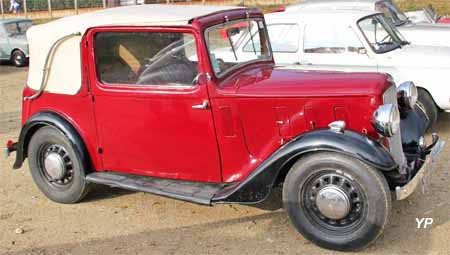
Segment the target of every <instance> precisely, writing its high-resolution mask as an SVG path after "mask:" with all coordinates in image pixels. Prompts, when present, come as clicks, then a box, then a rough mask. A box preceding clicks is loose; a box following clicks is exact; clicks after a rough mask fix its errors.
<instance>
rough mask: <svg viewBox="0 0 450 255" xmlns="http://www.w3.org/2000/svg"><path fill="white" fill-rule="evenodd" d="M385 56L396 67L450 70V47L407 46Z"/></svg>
mask: <svg viewBox="0 0 450 255" xmlns="http://www.w3.org/2000/svg"><path fill="white" fill-rule="evenodd" d="M383 55H384V56H385V57H387V58H389V60H390V61H392V62H393V63H392V64H393V65H396V66H410V67H430V68H436V69H442V68H450V47H433V46H421V45H405V46H403V48H400V49H397V50H394V51H391V52H388V53H386V54H383Z"/></svg>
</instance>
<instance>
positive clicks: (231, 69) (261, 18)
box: [203, 17, 273, 79]
mask: <svg viewBox="0 0 450 255" xmlns="http://www.w3.org/2000/svg"><path fill="white" fill-rule="evenodd" d="M246 21H256V23H258V22H260V21H262V22H263V24H264V33H265V35H266V41H267V42H266V43H267V48H268V50H269V56H268V57H266V58H264V59H253V60H250V61H245V62H242V63H238V64H236V65H234V66H232V67H230V68H228V69H227V70H225V71H224V72H221V73H219V74H216V72H215V71H214V68H213V66H212V59H211V54H210V46H209V43H208V40H207V39H206V38H208V33H209V32H210V31H211V30H213V29H216V28H218V27H223V26H225V24H230V23H231V24H234V23H239V22H246ZM244 38H246V36H244ZM203 39H204V41H205V46H206V55H207V57H208V61H209V67H210V69H211V70H212V75H213V76H214V77H216V78H217V79H221V78H223V77H224V76H225V75H226V74H229V73H230V72H233V71H236V70H237V69H239V68H242V67H244V66H246V65H250V64H254V63H266V62H273V52H272V46H271V44H270V38H269V31H268V30H267V24H266V21H265V19H264V18H263V17H252V18H241V19H234V20H229V21H226V22H223V23H219V24H215V25H212V26H209V27H207V28H206V29H205V30H204V32H203ZM242 39H243V38H242ZM243 41H244V40H240V42H239V44H236V45H235V47H236V49H238V48H239V49H240V45H241V44H243Z"/></svg>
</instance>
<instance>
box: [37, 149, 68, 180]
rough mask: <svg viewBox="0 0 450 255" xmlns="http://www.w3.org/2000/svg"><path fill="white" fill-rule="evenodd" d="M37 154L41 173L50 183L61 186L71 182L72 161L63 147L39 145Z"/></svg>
mask: <svg viewBox="0 0 450 255" xmlns="http://www.w3.org/2000/svg"><path fill="white" fill-rule="evenodd" d="M39 155H40V160H39V165H40V169H41V173H42V175H43V177H45V179H46V180H47V181H48V182H49V183H50V184H52V185H54V186H56V187H61V186H62V185H69V184H70V183H71V182H72V179H73V174H74V169H73V163H72V160H71V159H70V156H69V153H67V151H66V150H65V149H64V147H62V146H60V145H57V144H47V145H44V146H42V147H41V149H40V152H39Z"/></svg>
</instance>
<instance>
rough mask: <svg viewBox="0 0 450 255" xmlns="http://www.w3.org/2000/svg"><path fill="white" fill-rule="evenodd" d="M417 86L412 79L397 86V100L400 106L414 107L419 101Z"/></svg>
mask: <svg viewBox="0 0 450 255" xmlns="http://www.w3.org/2000/svg"><path fill="white" fill-rule="evenodd" d="M417 97H418V93H417V87H416V85H414V83H413V82H412V81H407V82H404V83H402V84H400V86H398V88H397V100H398V105H399V106H400V107H404V108H409V109H413V108H414V106H415V105H416V102H417Z"/></svg>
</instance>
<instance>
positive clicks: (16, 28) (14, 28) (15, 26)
mask: <svg viewBox="0 0 450 255" xmlns="http://www.w3.org/2000/svg"><path fill="white" fill-rule="evenodd" d="M32 25H33V24H32V23H31V21H21V22H13V23H7V24H5V29H6V32H7V33H8V34H10V35H18V34H25V32H27V30H28V29H29V28H30V27H31V26H32Z"/></svg>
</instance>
